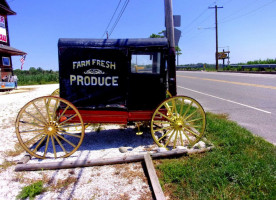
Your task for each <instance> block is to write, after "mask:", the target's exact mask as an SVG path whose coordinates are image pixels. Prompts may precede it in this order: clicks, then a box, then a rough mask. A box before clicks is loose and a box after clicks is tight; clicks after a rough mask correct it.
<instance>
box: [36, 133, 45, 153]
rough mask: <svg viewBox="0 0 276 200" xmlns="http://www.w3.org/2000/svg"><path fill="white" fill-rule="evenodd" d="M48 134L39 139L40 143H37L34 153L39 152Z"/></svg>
mask: <svg viewBox="0 0 276 200" xmlns="http://www.w3.org/2000/svg"><path fill="white" fill-rule="evenodd" d="M46 136H47V135H44V137H43V138H42V139H41V140H40V141H39V143H38V144H37V145H36V147H35V149H34V150H33V152H34V153H36V152H37V149H38V147H40V145H41V144H42V142H43V141H44V140H45V138H46Z"/></svg>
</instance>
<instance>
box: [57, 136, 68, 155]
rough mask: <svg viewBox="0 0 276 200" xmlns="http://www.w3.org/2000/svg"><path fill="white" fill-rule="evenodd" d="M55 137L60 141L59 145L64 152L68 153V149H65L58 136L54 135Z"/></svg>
mask: <svg viewBox="0 0 276 200" xmlns="http://www.w3.org/2000/svg"><path fill="white" fill-rule="evenodd" d="M54 138H55V139H56V141H57V142H58V144H59V146H60V147H61V148H62V150H63V151H64V153H65V154H67V151H66V150H65V148H64V146H63V145H62V144H61V142H60V140H59V139H58V137H57V136H55V135H54Z"/></svg>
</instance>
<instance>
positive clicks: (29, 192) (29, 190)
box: [16, 181, 45, 199]
mask: <svg viewBox="0 0 276 200" xmlns="http://www.w3.org/2000/svg"><path fill="white" fill-rule="evenodd" d="M44 190H45V189H44V188H43V182H42V181H38V182H36V183H33V184H31V185H28V186H25V187H23V188H22V190H21V192H20V193H19V194H18V195H17V197H16V199H27V198H28V197H29V199H34V198H35V196H36V195H39V194H41V193H42V192H44Z"/></svg>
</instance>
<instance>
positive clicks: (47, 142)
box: [43, 135, 49, 158]
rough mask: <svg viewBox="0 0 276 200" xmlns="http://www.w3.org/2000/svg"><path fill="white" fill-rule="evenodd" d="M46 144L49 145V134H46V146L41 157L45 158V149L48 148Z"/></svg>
mask: <svg viewBox="0 0 276 200" xmlns="http://www.w3.org/2000/svg"><path fill="white" fill-rule="evenodd" d="M48 145H49V135H47V141H46V146H45V149H44V154H43V158H45V156H46V153H47V150H48Z"/></svg>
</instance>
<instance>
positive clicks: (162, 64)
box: [16, 38, 205, 158]
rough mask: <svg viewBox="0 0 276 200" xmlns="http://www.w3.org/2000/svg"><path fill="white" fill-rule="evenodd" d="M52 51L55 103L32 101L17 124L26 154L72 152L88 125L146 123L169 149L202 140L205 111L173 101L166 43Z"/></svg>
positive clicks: (114, 42) (92, 42)
mask: <svg viewBox="0 0 276 200" xmlns="http://www.w3.org/2000/svg"><path fill="white" fill-rule="evenodd" d="M58 53H59V77H60V78H59V82H60V88H59V89H60V97H58V96H44V97H39V98H36V99H34V100H32V101H30V102H29V103H27V104H26V105H25V106H24V107H23V108H22V109H21V110H20V112H19V114H18V116H17V119H16V134H17V137H18V139H19V142H20V144H21V145H22V146H23V148H24V149H25V150H26V151H27V152H29V153H30V154H31V155H33V156H35V157H37V158H47V157H54V158H59V157H67V156H69V155H71V154H73V153H74V152H75V151H76V150H77V149H78V148H79V146H80V145H81V143H82V141H83V138H84V135H85V128H86V126H87V124H91V123H114V124H134V123H136V124H139V123H141V122H148V123H147V124H148V125H149V126H150V132H151V134H152V137H153V140H154V141H155V142H156V143H157V145H159V146H161V147H166V148H167V149H173V148H176V147H177V146H188V147H189V146H193V145H194V144H195V143H196V142H198V141H199V140H200V138H201V137H202V135H203V133H204V130H205V113H204V110H203V108H202V107H201V105H200V104H199V103H198V102H197V101H196V100H194V99H192V98H190V97H186V96H176V94H175V93H176V92H175V91H176V88H175V87H176V84H175V82H176V80H175V68H171V66H170V63H171V61H170V59H171V58H170V53H171V52H170V48H169V44H168V41H167V39H166V38H147V39H104V40H100V39H60V40H59V43H58ZM173 61H174V60H173ZM172 74H174V75H172ZM171 82H172V83H173V84H171ZM171 93H172V95H171Z"/></svg>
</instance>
